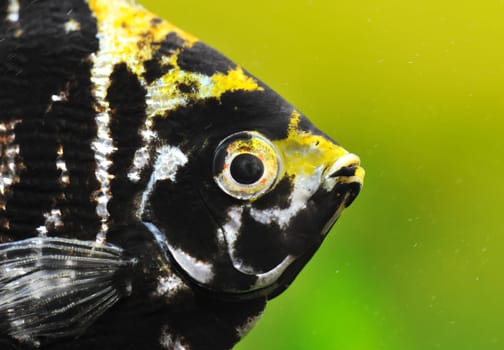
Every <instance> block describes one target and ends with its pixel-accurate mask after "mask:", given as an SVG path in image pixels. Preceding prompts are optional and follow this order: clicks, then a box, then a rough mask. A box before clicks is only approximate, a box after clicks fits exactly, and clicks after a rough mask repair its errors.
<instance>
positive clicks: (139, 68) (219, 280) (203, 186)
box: [0, 0, 364, 349]
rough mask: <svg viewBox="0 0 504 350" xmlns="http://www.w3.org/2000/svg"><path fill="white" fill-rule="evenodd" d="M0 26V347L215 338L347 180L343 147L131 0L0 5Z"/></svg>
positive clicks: (354, 178)
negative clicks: (0, 87)
mask: <svg viewBox="0 0 504 350" xmlns="http://www.w3.org/2000/svg"><path fill="white" fill-rule="evenodd" d="M0 37H1V38H3V40H0V86H2V89H1V90H0V146H1V148H0V157H1V158H0V345H1V346H2V349H3V348H7V349H9V348H10V349H30V348H50V349H138V348H148V349H229V348H231V347H232V346H233V345H234V344H235V343H236V342H238V341H239V340H240V339H241V338H242V337H243V336H244V335H245V334H247V332H249V331H250V330H251V329H252V327H253V325H255V324H256V322H257V321H258V319H259V317H260V315H262V313H263V310H264V308H265V305H266V303H267V301H268V300H269V299H271V298H273V297H275V296H277V295H279V294H280V293H281V292H282V291H283V290H284V289H285V288H287V287H288V286H289V285H290V284H291V283H292V281H293V280H294V279H295V277H296V276H297V274H298V273H299V271H300V270H301V269H302V268H303V266H304V265H305V264H306V263H307V262H308V261H309V259H310V258H311V256H312V255H313V254H314V253H315V252H316V250H317V249H318V247H319V246H320V244H321V243H322V241H323V239H324V237H325V236H326V233H327V232H328V231H329V229H330V228H331V226H332V225H333V224H334V222H335V221H336V220H337V219H338V218H339V216H340V214H341V213H342V211H343V210H344V209H345V208H346V207H348V206H349V205H350V203H351V202H352V201H353V200H354V199H355V197H356V196H357V194H358V193H359V191H360V189H361V186H362V183H363V179H364V170H363V169H362V168H361V167H360V159H359V158H358V157H357V156H356V155H354V154H351V153H349V152H348V151H346V150H345V149H344V148H343V147H341V146H340V145H339V144H337V143H336V142H334V141H333V140H332V139H331V138H329V137H328V136H326V135H325V134H324V133H322V132H321V131H320V130H318V129H317V128H316V127H315V126H314V125H313V124H312V123H311V122H310V121H309V120H308V119H307V118H306V117H305V116H304V115H303V114H302V113H301V112H299V111H298V110H297V109H295V107H293V106H292V105H291V104H289V103H288V102H286V101H285V100H284V99H283V98H281V97H280V96H279V95H278V94H277V93H275V92H274V91H273V90H271V89H270V88H269V87H268V86H267V85H265V84H264V83H263V82H261V81H260V80H258V79H257V78H255V77H254V76H252V75H251V74H249V73H248V72H247V71H246V70H245V69H244V68H243V67H240V66H239V65H237V64H235V63H233V62H232V61H231V60H229V59H228V58H226V57H225V56H223V55H221V54H220V53H219V52H218V51H216V50H214V49H212V48H210V47H209V46H207V45H205V44H204V43H202V42H200V41H199V40H198V39H197V38H196V37H194V36H193V35H190V34H188V33H186V32H184V31H182V30H180V29H179V28H177V27H175V26H173V25H172V24H170V23H169V22H166V21H164V20H162V19H160V18H159V17H157V16H156V15H154V14H152V13H151V12H149V11H147V10H145V9H144V8H142V7H140V6H138V5H136V4H135V3H134V2H132V1H127V0H87V1H85V0H64V1H61V0H44V1H38V2H29V1H24V0H9V1H6V0H4V1H2V2H0ZM76 337H78V338H76Z"/></svg>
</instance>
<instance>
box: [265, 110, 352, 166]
mask: <svg viewBox="0 0 504 350" xmlns="http://www.w3.org/2000/svg"><path fill="white" fill-rule="evenodd" d="M290 118H291V119H290V123H289V127H288V134H287V137H286V138H285V139H283V140H277V141H273V144H274V145H275V146H276V147H277V149H278V150H280V152H281V154H282V157H283V164H284V169H283V170H284V173H285V174H286V175H287V176H291V175H303V176H312V175H314V174H315V173H316V172H317V171H318V170H319V169H320V170H325V169H327V168H329V167H330V166H331V165H332V164H333V163H334V162H335V161H336V160H337V159H338V158H339V157H341V156H343V155H345V154H347V153H348V152H347V151H346V150H345V149H344V148H343V147H341V146H338V145H336V144H334V143H333V142H331V141H330V140H328V139H327V138H325V137H324V136H322V135H314V134H312V133H311V132H310V131H304V130H299V129H298V125H299V120H300V118H301V115H300V114H299V112H298V111H296V110H294V111H293V112H292V114H291V117H290Z"/></svg>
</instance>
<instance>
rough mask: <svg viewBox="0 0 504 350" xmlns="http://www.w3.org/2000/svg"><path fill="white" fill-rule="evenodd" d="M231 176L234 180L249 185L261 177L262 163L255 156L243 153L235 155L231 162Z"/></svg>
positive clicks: (262, 171)
mask: <svg viewBox="0 0 504 350" xmlns="http://www.w3.org/2000/svg"><path fill="white" fill-rule="evenodd" d="M230 170H231V176H232V177H233V179H235V181H236V182H238V183H241V184H243V185H250V184H253V183H254V182H256V181H257V180H259V179H260V178H261V176H262V175H263V173H264V165H263V163H262V161H261V160H260V159H259V158H257V157H256V156H254V155H252V154H249V153H244V154H240V155H238V156H236V157H235V158H234V159H233V161H232V162H231V169H230Z"/></svg>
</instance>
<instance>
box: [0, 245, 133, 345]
mask: <svg viewBox="0 0 504 350" xmlns="http://www.w3.org/2000/svg"><path fill="white" fill-rule="evenodd" d="M131 264H133V262H132V260H128V259H126V258H124V255H123V250H122V249H121V248H119V247H116V246H113V245H111V244H102V245H98V244H96V242H90V241H80V240H72V239H63V238H50V237H37V238H30V239H26V240H23V241H17V242H12V243H5V244H0V333H1V334H9V335H10V336H12V337H14V338H16V339H18V340H19V341H22V342H30V343H32V344H35V345H36V344H37V343H38V340H39V339H40V338H56V337H66V336H73V335H78V334H80V333H81V332H82V331H84V330H85V329H86V327H88V326H89V325H90V324H91V323H93V321H94V320H96V319H97V318H98V317H99V316H100V315H101V314H103V313H104V312H105V311H106V310H107V309H109V308H110V307H111V306H112V305H114V304H115V303H116V302H117V301H118V300H119V299H120V298H121V296H123V295H125V294H126V293H127V289H128V288H127V281H126V280H125V278H121V277H119V276H120V275H121V274H120V272H121V271H123V270H124V269H125V268H127V266H128V265H131Z"/></svg>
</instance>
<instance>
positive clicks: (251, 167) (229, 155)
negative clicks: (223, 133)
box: [213, 131, 280, 200]
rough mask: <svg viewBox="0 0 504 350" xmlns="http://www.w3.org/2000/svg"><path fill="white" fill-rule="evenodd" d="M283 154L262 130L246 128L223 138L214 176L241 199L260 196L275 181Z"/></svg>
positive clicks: (216, 157)
mask: <svg viewBox="0 0 504 350" xmlns="http://www.w3.org/2000/svg"><path fill="white" fill-rule="evenodd" d="M279 170H280V156H279V153H278V151H277V149H276V148H275V146H274V145H273V144H272V143H271V142H270V141H269V140H268V139H267V138H266V137H265V136H263V135H262V134H260V133H258V132H255V131H242V132H238V133H235V134H232V135H229V136H228V137H226V138H225V139H224V140H222V141H221V142H220V143H219V145H218V146H217V148H216V149H215V153H214V160H213V175H214V180H215V182H216V183H217V185H218V186H219V187H220V189H221V190H222V191H224V192H225V193H227V194H228V195H230V196H232V197H234V198H237V199H242V200H246V199H254V198H258V197H260V196H261V195H263V194H264V193H266V192H267V191H268V190H270V189H271V188H272V186H273V185H274V184H275V182H276V180H277V178H278V174H279Z"/></svg>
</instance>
